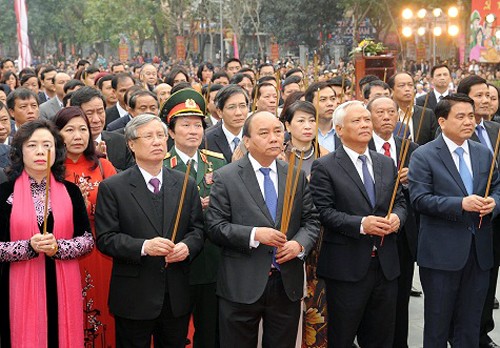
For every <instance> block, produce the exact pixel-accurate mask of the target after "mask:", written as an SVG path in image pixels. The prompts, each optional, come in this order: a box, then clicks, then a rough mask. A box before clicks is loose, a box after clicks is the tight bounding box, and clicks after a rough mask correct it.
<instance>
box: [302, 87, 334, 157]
mask: <svg viewBox="0 0 500 348" xmlns="http://www.w3.org/2000/svg"><path fill="white" fill-rule="evenodd" d="M318 89H319V92H318ZM304 97H305V99H306V101H308V102H311V103H313V104H314V106H315V107H318V120H319V125H318V142H319V144H320V145H321V146H323V147H324V148H325V149H327V150H328V151H330V152H333V151H335V150H336V149H337V148H338V147H339V146H340V144H341V142H340V139H339V137H338V136H337V133H336V132H335V126H334V125H333V112H334V111H335V108H336V107H337V104H338V101H337V94H336V93H335V90H334V89H333V86H332V85H331V84H329V83H327V82H324V81H322V82H316V83H313V84H311V85H310V86H309V87H308V88H307V90H306V93H305V96H304ZM318 98H319V101H318Z"/></svg>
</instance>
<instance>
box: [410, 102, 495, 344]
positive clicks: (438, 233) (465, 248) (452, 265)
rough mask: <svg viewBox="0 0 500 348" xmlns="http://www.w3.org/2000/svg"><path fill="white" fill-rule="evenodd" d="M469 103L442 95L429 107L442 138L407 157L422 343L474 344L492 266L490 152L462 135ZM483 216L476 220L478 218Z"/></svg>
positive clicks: (469, 123)
mask: <svg viewBox="0 0 500 348" xmlns="http://www.w3.org/2000/svg"><path fill="white" fill-rule="evenodd" d="M473 105H474V101H473V100H472V99H470V98H469V97H468V96H466V95H465V94H454V95H449V96H447V97H444V98H443V99H442V100H441V102H439V103H438V105H437V107H436V115H437V116H438V118H439V125H440V127H441V129H442V135H440V136H439V137H438V138H437V139H436V140H434V141H432V142H431V143H429V144H426V145H424V146H421V147H419V148H418V149H417V150H416V151H415V152H414V153H413V156H412V158H411V162H410V170H409V182H410V184H409V189H410V198H411V202H412V204H413V208H414V209H415V210H416V211H417V212H419V213H420V230H419V238H418V242H419V244H418V252H417V262H418V265H419V266H420V280H421V283H422V288H423V290H424V295H425V296H424V301H425V302H424V320H425V325H424V347H445V346H446V344H447V343H446V342H447V341H448V340H449V341H450V343H451V345H452V346H453V347H478V346H479V328H480V321H481V312H482V309H483V306H484V303H485V298H486V293H487V290H488V283H489V276H490V270H491V268H492V266H493V247H492V242H493V241H492V227H491V219H492V214H491V213H492V212H493V215H497V213H498V212H499V205H498V204H499V203H500V181H499V178H498V171H494V175H493V179H492V182H491V190H490V193H489V196H488V197H487V198H484V196H485V191H486V185H487V181H488V174H489V171H490V166H491V161H492V154H491V152H490V151H489V150H488V149H487V148H486V147H484V146H482V145H480V144H478V143H477V142H474V141H471V140H468V139H469V138H470V136H471V134H472V133H473V131H474V125H475V119H474V108H473ZM481 217H482V221H481Z"/></svg>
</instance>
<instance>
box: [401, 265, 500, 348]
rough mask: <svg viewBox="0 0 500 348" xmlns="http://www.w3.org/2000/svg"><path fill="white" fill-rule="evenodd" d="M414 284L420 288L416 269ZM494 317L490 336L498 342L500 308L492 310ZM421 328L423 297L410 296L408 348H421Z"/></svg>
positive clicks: (499, 295) (499, 286)
mask: <svg viewBox="0 0 500 348" xmlns="http://www.w3.org/2000/svg"><path fill="white" fill-rule="evenodd" d="M413 284H414V286H415V287H416V288H417V289H419V290H421V289H422V288H421V286H420V280H419V276H418V269H417V270H416V272H415V277H414V279H413ZM497 298H499V299H500V281H499V284H498V286H497ZM493 315H494V318H495V324H496V327H495V329H494V330H493V331H492V332H491V333H490V337H491V338H492V339H493V341H495V342H496V343H497V344H500V310H498V309H496V310H494V311H493ZM423 330H424V297H423V296H421V297H411V298H410V337H409V345H410V348H421V347H422V346H423V343H422V342H423Z"/></svg>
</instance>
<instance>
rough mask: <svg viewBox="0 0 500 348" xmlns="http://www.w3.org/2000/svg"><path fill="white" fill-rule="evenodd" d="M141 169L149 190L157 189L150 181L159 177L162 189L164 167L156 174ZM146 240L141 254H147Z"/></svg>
mask: <svg viewBox="0 0 500 348" xmlns="http://www.w3.org/2000/svg"><path fill="white" fill-rule="evenodd" d="M138 167H139V166H138ZM139 171H140V172H141V174H142V177H143V178H144V181H145V182H146V187H147V188H148V190H149V191H151V192H154V190H155V188H154V186H153V185H151V184H150V183H149V181H150V180H151V179H152V178H157V179H158V180H160V186H159V189H160V190H161V185H162V184H163V168H162V169H160V173H159V174H158V175H156V176H153V175H151V174H149V173H148V172H147V171H145V170H144V169H142V168H141V167H139ZM146 242H147V240H145V241H144V243H142V248H141V256H146V255H147V254H146V252H145V251H144V246H145V245H146Z"/></svg>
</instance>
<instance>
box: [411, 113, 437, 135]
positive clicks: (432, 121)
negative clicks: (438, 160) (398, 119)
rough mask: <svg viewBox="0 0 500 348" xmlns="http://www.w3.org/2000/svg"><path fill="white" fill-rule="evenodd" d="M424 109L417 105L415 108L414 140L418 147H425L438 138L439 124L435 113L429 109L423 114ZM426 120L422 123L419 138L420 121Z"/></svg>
mask: <svg viewBox="0 0 500 348" xmlns="http://www.w3.org/2000/svg"><path fill="white" fill-rule="evenodd" d="M422 110H423V107H421V106H418V105H415V106H414V108H413V116H412V122H413V132H414V134H413V135H414V139H413V141H414V142H416V143H417V144H418V145H423V144H426V143H428V142H429V141H432V140H434V138H435V136H436V129H437V128H438V123H437V120H436V116H435V115H434V111H432V110H431V109H429V108H425V111H424V112H423V113H422ZM422 117H423V118H424V119H423V121H422V127H421V128H420V134H419V136H418V139H416V138H417V132H418V127H419V125H420V119H421V118H422Z"/></svg>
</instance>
